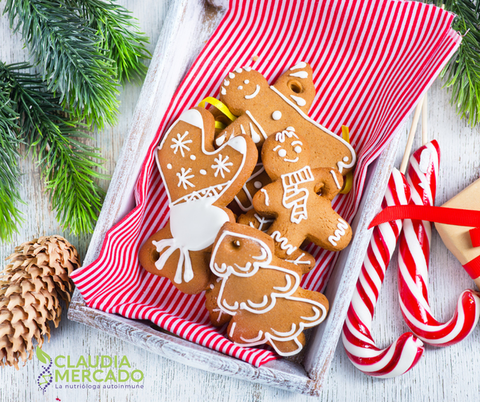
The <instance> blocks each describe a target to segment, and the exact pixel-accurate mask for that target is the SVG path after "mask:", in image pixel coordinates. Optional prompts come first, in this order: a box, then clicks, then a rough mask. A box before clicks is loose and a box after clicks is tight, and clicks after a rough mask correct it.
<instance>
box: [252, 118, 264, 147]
mask: <svg viewBox="0 0 480 402" xmlns="http://www.w3.org/2000/svg"><path fill="white" fill-rule="evenodd" d="M250 135H251V136H252V140H253V142H254V143H255V144H258V143H259V142H260V140H261V139H262V137H260V135H259V134H258V133H257V132H256V131H255V130H254V128H253V124H252V123H251V122H250Z"/></svg>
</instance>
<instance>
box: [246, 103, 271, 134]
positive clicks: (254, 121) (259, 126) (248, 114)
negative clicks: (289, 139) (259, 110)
mask: <svg viewBox="0 0 480 402" xmlns="http://www.w3.org/2000/svg"><path fill="white" fill-rule="evenodd" d="M245 113H246V115H247V116H248V117H250V119H251V120H252V121H253V123H254V124H255V125H256V126H257V128H258V129H259V130H260V132H261V133H262V135H263V138H265V139H267V134H266V133H265V131H264V130H263V128H262V126H261V125H260V124H258V122H257V121H256V120H255V118H254V117H253V116H252V114H251V113H250V111H248V110H246V111H245Z"/></svg>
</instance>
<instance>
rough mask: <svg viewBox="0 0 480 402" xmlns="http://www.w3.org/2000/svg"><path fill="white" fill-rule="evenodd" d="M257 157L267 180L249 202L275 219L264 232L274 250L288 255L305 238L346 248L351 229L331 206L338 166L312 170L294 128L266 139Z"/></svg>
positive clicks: (339, 177)
mask: <svg viewBox="0 0 480 402" xmlns="http://www.w3.org/2000/svg"><path fill="white" fill-rule="evenodd" d="M262 161H263V164H264V166H265V170H266V171H267V173H268V175H269V176H270V178H271V179H272V183H271V184H268V185H267V186H265V187H264V188H263V189H262V190H261V191H259V192H257V193H256V194H255V197H254V198H253V206H254V208H255V210H256V211H257V213H258V214H259V215H261V216H263V217H266V218H273V219H274V222H273V223H272V224H271V226H270V227H269V228H268V230H267V233H268V234H269V235H270V236H272V238H273V239H274V240H275V249H276V254H277V255H278V256H279V257H281V258H287V257H289V256H291V255H293V253H295V252H298V248H299V247H300V246H301V244H302V243H303V241H304V240H309V241H312V242H313V243H315V244H316V245H318V246H320V247H322V248H324V249H326V250H331V251H339V250H342V249H343V248H345V247H346V246H347V245H348V243H349V242H350V239H351V237H352V230H351V228H350V225H349V224H348V223H347V222H345V221H344V220H343V219H342V217H341V216H340V215H339V214H337V213H336V212H335V211H334V210H333V209H332V205H331V203H332V200H333V198H334V197H335V196H336V195H337V194H338V192H339V191H340V189H341V188H342V184H343V177H342V175H341V174H340V173H339V172H338V170H336V169H333V168H317V169H312V168H311V166H310V152H309V147H308V144H307V142H306V141H305V139H304V138H303V136H300V135H299V134H297V133H296V132H295V131H294V130H293V127H289V128H288V129H287V130H284V131H282V132H279V133H277V134H275V135H272V136H270V137H269V138H268V139H267V140H266V141H265V143H264V144H263V148H262Z"/></svg>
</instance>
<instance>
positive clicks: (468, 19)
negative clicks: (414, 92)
mask: <svg viewBox="0 0 480 402" xmlns="http://www.w3.org/2000/svg"><path fill="white" fill-rule="evenodd" d="M433 3H434V4H436V5H437V6H444V7H445V9H446V10H448V11H450V12H452V13H454V14H456V17H455V19H454V21H453V24H452V28H453V29H454V30H456V31H458V32H460V33H461V34H463V35H464V36H463V41H462V43H461V45H460V48H459V50H458V52H457V54H456V56H455V57H453V58H452V59H451V60H450V61H449V62H448V64H447V66H446V68H445V69H444V71H443V72H442V77H443V79H444V80H445V81H446V83H445V86H446V87H448V88H450V89H451V91H452V98H451V103H452V105H454V106H455V107H456V109H457V112H458V113H459V114H460V116H461V117H462V118H466V119H468V122H469V124H470V125H472V126H475V125H477V124H478V123H479V122H480V0H475V1H472V0H445V1H438V0H434V1H433Z"/></svg>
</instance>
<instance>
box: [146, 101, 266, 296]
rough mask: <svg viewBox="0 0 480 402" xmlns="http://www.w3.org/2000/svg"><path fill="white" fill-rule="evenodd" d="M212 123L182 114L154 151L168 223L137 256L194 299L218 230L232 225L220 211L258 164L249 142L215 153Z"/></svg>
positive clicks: (201, 112) (205, 116) (196, 112)
mask: <svg viewBox="0 0 480 402" xmlns="http://www.w3.org/2000/svg"><path fill="white" fill-rule="evenodd" d="M214 124H215V123H214V119H213V116H212V115H211V113H210V112H209V111H207V110H205V109H203V108H194V109H190V110H188V111H186V112H184V113H183V114H182V115H181V116H180V118H179V119H178V120H177V121H176V122H175V123H174V124H173V125H172V127H171V128H170V130H169V131H168V132H167V133H166V134H165V135H164V137H163V139H162V141H161V143H160V145H159V147H158V148H157V151H156V160H157V165H158V168H159V169H160V173H161V176H162V179H163V182H164V184H165V187H166V190H167V194H168V198H169V202H170V204H169V206H170V220H169V222H168V224H167V226H166V227H165V228H163V229H162V230H160V231H159V232H157V233H155V234H154V235H153V236H151V237H150V238H149V239H148V240H147V241H146V242H145V244H144V245H143V247H142V249H141V250H140V263H141V265H142V266H143V267H144V268H145V269H146V270H147V271H149V272H151V273H153V274H155V275H159V276H165V277H167V278H169V279H170V280H171V281H172V282H173V284H174V285H175V286H176V287H177V288H178V289H179V290H181V291H182V292H184V293H188V294H196V293H199V292H201V291H203V290H204V289H205V288H206V286H207V285H208V282H209V276H210V270H209V268H208V261H209V252H210V250H211V247H212V244H213V242H214V240H215V237H216V236H217V233H218V231H219V229H220V228H221V227H222V225H223V224H224V223H225V222H230V221H232V222H233V221H235V219H234V215H233V213H232V212H231V211H230V210H229V209H228V208H225V207H226V205H228V204H229V203H230V202H231V201H232V200H233V198H234V197H235V195H236V194H237V193H238V191H239V190H240V189H241V188H242V186H243V185H244V183H245V182H246V180H247V179H248V178H249V177H250V175H251V173H252V171H253V169H254V167H255V164H256V162H257V158H258V152H257V148H256V146H255V144H254V143H253V141H252V140H251V138H249V137H247V136H236V137H234V138H232V139H230V140H229V141H227V142H226V143H225V144H224V145H223V146H221V147H220V148H218V149H215V148H214V146H213V141H214Z"/></svg>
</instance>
